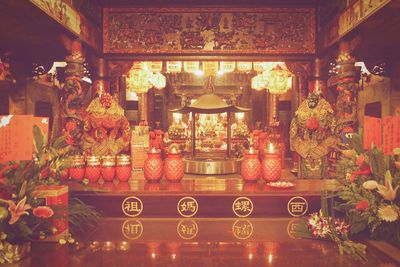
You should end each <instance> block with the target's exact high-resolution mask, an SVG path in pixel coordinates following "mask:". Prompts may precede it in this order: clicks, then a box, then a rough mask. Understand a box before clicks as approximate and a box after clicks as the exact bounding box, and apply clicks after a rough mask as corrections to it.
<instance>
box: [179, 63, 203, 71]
mask: <svg viewBox="0 0 400 267" xmlns="http://www.w3.org/2000/svg"><path fill="white" fill-rule="evenodd" d="M199 67H200V62H199V61H184V62H183V71H185V72H189V73H195V72H196V71H198V70H199Z"/></svg>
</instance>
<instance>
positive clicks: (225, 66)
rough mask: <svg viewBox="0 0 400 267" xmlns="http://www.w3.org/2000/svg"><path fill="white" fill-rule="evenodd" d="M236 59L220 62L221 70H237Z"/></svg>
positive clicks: (224, 71)
mask: <svg viewBox="0 0 400 267" xmlns="http://www.w3.org/2000/svg"><path fill="white" fill-rule="evenodd" d="M235 67H236V63H235V61H221V62H219V70H220V71H221V72H223V73H226V72H233V71H235Z"/></svg>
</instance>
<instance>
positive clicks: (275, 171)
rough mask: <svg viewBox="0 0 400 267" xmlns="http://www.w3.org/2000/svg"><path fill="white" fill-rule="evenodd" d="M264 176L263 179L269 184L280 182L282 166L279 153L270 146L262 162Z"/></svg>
mask: <svg viewBox="0 0 400 267" xmlns="http://www.w3.org/2000/svg"><path fill="white" fill-rule="evenodd" d="M261 165H262V168H261V169H262V174H263V178H264V180H265V181H267V182H273V181H278V180H279V179H280V178H281V173H282V164H281V157H280V154H279V153H276V152H275V150H274V146H273V145H272V144H269V149H268V151H267V152H266V153H265V156H264V159H263V161H262V164H261Z"/></svg>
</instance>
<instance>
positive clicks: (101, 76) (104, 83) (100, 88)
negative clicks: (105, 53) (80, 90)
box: [92, 58, 110, 97]
mask: <svg viewBox="0 0 400 267" xmlns="http://www.w3.org/2000/svg"><path fill="white" fill-rule="evenodd" d="M109 90H110V84H109V82H108V77H107V64H106V60H105V59H104V58H99V60H98V62H97V79H96V81H95V82H94V86H93V90H92V97H95V95H96V94H98V95H102V94H103V93H108V92H109Z"/></svg>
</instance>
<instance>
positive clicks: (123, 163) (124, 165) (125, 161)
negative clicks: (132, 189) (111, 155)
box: [117, 155, 132, 182]
mask: <svg viewBox="0 0 400 267" xmlns="http://www.w3.org/2000/svg"><path fill="white" fill-rule="evenodd" d="M131 172H132V167H131V158H130V157H129V156H128V155H119V156H118V157H117V178H118V180H119V181H120V182H126V181H128V180H129V178H131Z"/></svg>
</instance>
